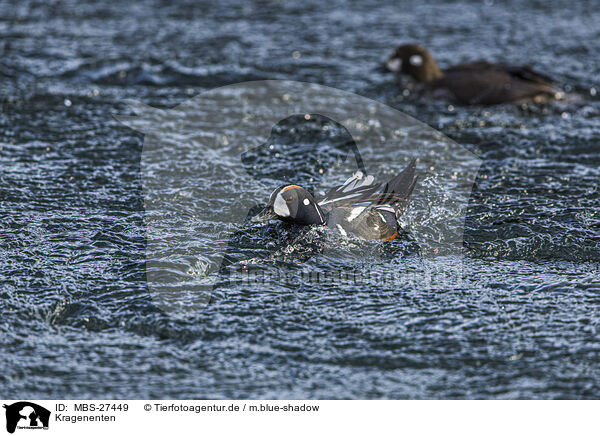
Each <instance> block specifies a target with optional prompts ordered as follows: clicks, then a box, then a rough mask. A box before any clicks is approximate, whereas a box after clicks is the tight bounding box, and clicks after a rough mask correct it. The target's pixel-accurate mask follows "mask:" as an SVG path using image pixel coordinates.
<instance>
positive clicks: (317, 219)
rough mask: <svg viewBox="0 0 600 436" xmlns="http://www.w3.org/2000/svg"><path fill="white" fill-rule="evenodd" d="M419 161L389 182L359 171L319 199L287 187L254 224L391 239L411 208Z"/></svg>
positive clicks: (305, 191)
mask: <svg viewBox="0 0 600 436" xmlns="http://www.w3.org/2000/svg"><path fill="white" fill-rule="evenodd" d="M415 172H416V161H415V160H414V159H413V160H412V161H411V162H410V163H409V165H408V166H407V167H406V168H405V169H404V170H403V171H402V172H401V173H400V174H398V175H397V176H396V177H394V178H393V179H391V180H390V181H388V182H387V183H375V182H374V178H373V176H365V175H364V174H363V173H362V172H361V171H358V172H356V173H355V174H354V175H353V176H352V177H350V178H349V179H348V180H346V182H344V183H343V184H342V185H340V186H336V187H335V188H332V189H331V190H330V191H329V192H327V193H326V194H325V196H324V197H323V198H321V199H320V200H316V199H315V198H314V196H313V195H312V194H311V193H310V192H308V191H307V190H306V189H304V188H302V187H300V186H298V185H285V186H281V187H279V188H277V189H276V190H275V191H273V193H272V194H271V197H270V198H269V203H268V204H267V206H266V207H265V209H264V210H263V211H262V212H261V213H260V214H259V215H257V216H256V217H254V219H253V221H254V222H260V221H266V220H271V219H279V220H281V221H285V222H289V223H293V224H299V225H325V224H326V225H327V226H328V227H330V228H333V229H336V230H337V231H339V232H340V233H341V234H343V235H347V234H348V233H351V234H354V235H355V236H358V237H359V238H361V239H368V240H373V239H380V240H392V239H394V238H396V236H397V235H398V230H399V224H398V219H399V218H400V216H401V215H402V213H403V212H404V210H405V209H406V206H407V205H408V202H409V199H410V195H411V194H412V191H413V189H414V187H415V184H416V182H417V177H416V175H415Z"/></svg>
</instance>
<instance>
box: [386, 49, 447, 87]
mask: <svg viewBox="0 0 600 436" xmlns="http://www.w3.org/2000/svg"><path fill="white" fill-rule="evenodd" d="M385 66H386V68H387V69H388V70H390V71H394V72H397V73H403V74H408V75H409V76H411V77H412V78H413V79H415V80H416V81H418V82H422V83H427V82H433V81H434V80H437V79H441V78H442V76H443V74H442V72H441V70H440V69H439V67H438V66H437V64H436V63H435V60H434V59H433V57H432V56H431V54H430V53H429V52H428V51H427V49H426V48H425V47H421V46H420V45H418V44H405V45H401V46H399V47H397V48H396V50H394V53H392V55H391V56H390V57H389V59H388V60H387V62H386V64H385Z"/></svg>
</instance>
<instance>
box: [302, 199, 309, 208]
mask: <svg viewBox="0 0 600 436" xmlns="http://www.w3.org/2000/svg"><path fill="white" fill-rule="evenodd" d="M302 203H304V205H305V206H308V205H309V204H310V200H309V199H308V198H305V199H304V201H303V202H302Z"/></svg>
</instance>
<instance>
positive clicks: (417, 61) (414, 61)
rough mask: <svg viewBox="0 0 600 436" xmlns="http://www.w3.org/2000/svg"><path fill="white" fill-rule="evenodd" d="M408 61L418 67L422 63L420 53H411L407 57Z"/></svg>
mask: <svg viewBox="0 0 600 436" xmlns="http://www.w3.org/2000/svg"><path fill="white" fill-rule="evenodd" d="M408 62H410V64H411V65H412V66H413V67H420V66H421V65H423V56H421V55H412V56H411V57H410V58H409V59H408Z"/></svg>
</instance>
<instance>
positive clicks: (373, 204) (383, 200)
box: [319, 159, 417, 217]
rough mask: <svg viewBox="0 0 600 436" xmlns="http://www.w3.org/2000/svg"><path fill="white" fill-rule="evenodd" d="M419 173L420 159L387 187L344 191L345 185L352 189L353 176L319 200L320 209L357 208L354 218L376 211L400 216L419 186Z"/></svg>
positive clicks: (353, 213) (370, 185) (368, 185)
mask: <svg viewBox="0 0 600 436" xmlns="http://www.w3.org/2000/svg"><path fill="white" fill-rule="evenodd" d="M415 173H416V159H413V160H412V161H411V162H410V163H409V164H408V166H407V167H406V168H405V169H404V170H402V172H401V173H400V174H398V175H397V176H396V177H394V178H393V179H391V180H390V181H388V182H387V183H385V184H382V183H378V184H372V183H371V184H364V185H360V186H358V187H356V188H354V189H350V190H346V191H344V189H343V188H344V186H350V185H348V182H351V181H352V178H353V177H354V176H353V177H351V178H350V179H348V180H347V181H346V183H344V184H343V185H340V186H338V187H335V188H333V189H332V190H331V191H329V193H328V194H327V195H326V196H325V197H324V198H323V200H321V201H319V206H324V205H325V206H328V207H329V208H331V209H334V208H345V209H348V208H351V209H353V211H351V212H350V213H351V215H356V217H358V216H360V215H362V214H365V213H369V212H370V211H372V210H373V209H376V210H379V211H386V212H392V213H394V214H395V215H396V216H397V217H399V216H400V215H401V214H402V211H403V209H404V207H405V206H406V205H407V204H408V201H409V199H410V195H411V194H412V191H413V189H414V188H415V185H416V183H417V176H416V175H415ZM369 177H372V176H369ZM370 181H372V178H371V179H370ZM330 194H331V195H330Z"/></svg>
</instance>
